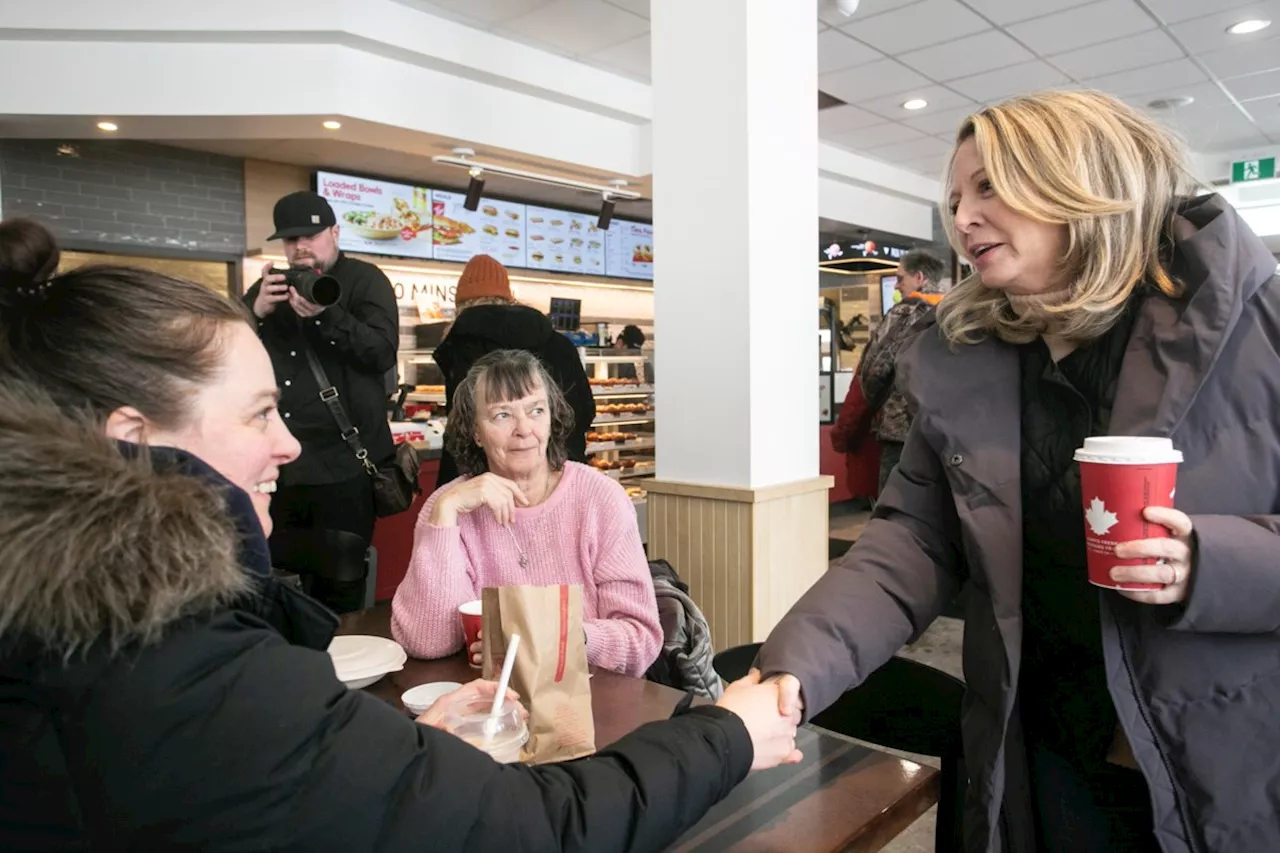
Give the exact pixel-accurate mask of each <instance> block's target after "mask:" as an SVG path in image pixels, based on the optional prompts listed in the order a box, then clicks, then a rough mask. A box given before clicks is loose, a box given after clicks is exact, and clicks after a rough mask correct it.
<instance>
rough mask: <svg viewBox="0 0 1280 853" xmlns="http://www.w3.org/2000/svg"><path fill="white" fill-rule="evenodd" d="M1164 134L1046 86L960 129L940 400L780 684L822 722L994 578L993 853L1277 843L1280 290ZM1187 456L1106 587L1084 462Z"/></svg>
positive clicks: (973, 611)
mask: <svg viewBox="0 0 1280 853" xmlns="http://www.w3.org/2000/svg"><path fill="white" fill-rule="evenodd" d="M1196 187H1197V185H1196V182H1195V181H1194V180H1193V179H1192V178H1191V176H1190V174H1189V172H1188V166H1187V160H1186V157H1185V153H1184V152H1183V150H1182V149H1181V147H1180V146H1179V145H1178V143H1177V141H1176V140H1175V139H1174V138H1173V137H1172V136H1171V134H1170V132H1169V131H1167V130H1166V129H1165V128H1164V127H1162V126H1161V125H1159V124H1157V123H1156V122H1155V121H1154V120H1153V119H1151V118H1150V117H1148V116H1146V115H1144V114H1143V113H1141V112H1138V111H1137V110H1135V109H1134V108H1132V107H1130V106H1128V105H1126V104H1124V103H1123V102H1121V101H1119V100H1116V99H1114V98H1112V97H1110V96H1107V95H1103V94H1100V93H1096V92H1046V93H1042V94H1036V95H1028V96H1024V97H1019V98H1014V99H1012V100H1010V101H1007V102H1004V103H1001V104H998V105H995V106H991V107H988V108H986V109H984V110H982V111H980V112H978V113H976V114H974V115H973V116H972V117H970V118H969V119H968V120H966V121H965V122H964V123H963V125H962V126H961V129H960V132H959V135H958V137H957V140H956V147H955V149H954V152H953V154H952V157H951V160H950V165H949V169H948V173H947V177H946V180H945V182H944V192H946V193H947V198H946V200H945V203H946V204H947V209H948V210H949V212H950V216H949V217H947V218H946V219H945V220H944V222H945V224H946V227H947V231H948V235H949V237H950V239H951V243H952V245H953V246H954V248H955V250H956V251H957V252H959V253H962V254H963V255H964V256H965V257H966V258H967V259H969V260H970V261H971V262H972V263H973V265H974V269H975V273H974V275H972V276H971V277H969V278H968V279H966V280H965V281H964V282H963V283H961V284H960V285H959V286H958V287H956V289H955V290H953V291H952V292H951V293H950V294H948V296H947V298H946V299H944V300H943V301H942V303H941V304H940V305H939V307H938V312H937V327H936V328H935V329H932V330H928V331H926V332H925V333H923V334H922V335H921V336H920V337H919V338H918V340H917V342H916V344H915V345H914V346H913V347H912V348H911V349H910V350H909V352H908V353H907V355H906V356H905V357H904V359H903V364H902V366H903V367H905V368H907V369H908V370H909V371H910V376H909V381H908V383H907V385H906V387H907V388H908V389H909V390H910V393H911V394H912V396H913V398H914V399H915V401H916V402H917V403H918V409H917V413H916V417H915V421H914V423H913V425H912V428H911V432H910V434H909V435H908V437H907V443H906V447H905V449H904V451H903V454H902V460H901V462H900V463H899V464H898V467H897V469H896V470H895V472H894V473H893V474H892V475H890V477H889V481H888V483H887V484H886V487H885V489H884V491H883V492H882V493H881V495H880V501H879V503H878V504H877V506H876V510H875V513H874V515H873V517H872V520H871V522H870V523H869V524H868V525H867V528H866V530H865V532H864V533H863V534H862V536H861V538H860V539H859V540H858V542H857V544H856V545H855V546H854V547H853V549H852V550H851V551H850V552H849V554H848V555H847V556H846V557H845V558H844V560H842V561H841V562H840V563H839V564H837V565H836V566H834V567H833V568H832V569H831V570H830V571H829V572H827V573H826V574H825V575H823V577H822V578H821V579H820V580H819V581H818V582H817V583H816V584H815V585H814V586H813V587H812V588H811V589H810V590H809V591H808V592H807V593H806V594H805V595H804V596H803V597H802V598H801V600H800V601H799V602H797V603H796V605H795V606H794V607H793V608H792V609H791V612H790V613H788V614H787V615H786V616H785V617H783V619H782V621H781V622H780V623H779V624H778V626H777V627H776V628H775V629H774V630H773V632H772V634H771V635H770V637H769V640H768V641H767V642H766V643H765V645H764V647H763V649H762V650H761V653H760V657H759V661H758V663H759V665H760V667H761V669H762V670H763V671H764V672H765V674H766V676H776V677H777V679H778V682H779V683H780V684H781V685H783V691H784V693H785V694H786V697H787V705H786V706H785V707H787V708H790V709H794V708H795V707H797V706H799V705H801V704H803V707H804V713H805V715H806V716H812V715H813V714H814V713H817V712H819V711H821V710H823V709H824V708H825V707H827V706H828V705H830V704H831V703H832V702H833V701H834V700H835V699H836V698H837V697H839V696H840V694H841V693H843V692H844V691H845V690H847V689H849V688H850V687H852V686H854V685H856V684H858V683H860V682H861V681H862V680H863V679H865V678H866V677H867V675H868V674H869V673H871V672H872V671H873V670H875V669H876V668H877V667H879V666H880V665H881V664H882V663H884V662H885V661H886V660H887V659H888V658H889V657H890V656H891V655H893V654H894V653H895V652H897V651H898V649H900V648H901V647H902V645H903V644H904V643H906V642H908V641H910V640H913V639H915V638H916V637H919V636H920V635H921V634H922V633H923V632H924V631H925V629H926V628H927V627H928V626H929V624H930V623H931V622H932V621H933V620H934V618H935V617H936V616H937V615H938V613H939V611H940V610H941V609H942V607H943V606H944V605H945V604H946V603H947V602H948V601H949V600H950V599H951V598H952V597H953V596H954V595H955V593H956V591H957V589H958V588H959V586H960V584H961V583H962V581H964V580H966V579H968V580H969V592H968V596H967V600H966V614H965V631H964V647H965V648H964V670H965V679H966V687H967V694H966V698H965V702H964V708H963V712H962V722H961V728H962V731H963V740H964V761H965V766H966V769H967V771H968V776H969V784H968V788H967V792H968V793H967V799H966V803H965V809H964V824H965V828H964V834H965V839H966V849H968V850H969V851H972V853H979V851H988V850H1000V851H1007V853H1027V851H1037V850H1039V851H1054V853H1077V851H1079V853H1086V851H1087V852H1088V853H1096V851H1156V850H1163V851H1166V853H1189V852H1190V851H1206V853H1209V851H1212V853H1245V851H1248V853H1263V851H1275V850H1280V761H1277V760H1276V756H1277V754H1280V727H1277V726H1276V724H1275V710H1276V708H1278V707H1280V677H1277V661H1278V660H1280V570H1277V563H1276V553H1277V551H1278V550H1280V425H1278V424H1280V422H1278V421H1277V418H1276V409H1277V401H1278V400H1280V278H1277V276H1276V261H1275V258H1274V257H1273V256H1272V254H1271V253H1270V251H1268V250H1267V247H1266V246H1265V245H1264V244H1263V242H1262V241H1261V240H1260V239H1259V238H1258V237H1257V236H1256V235H1255V234H1254V233H1253V232H1252V231H1250V229H1249V226H1248V225H1247V224H1245V222H1244V220H1243V219H1242V218H1241V217H1240V216H1239V214H1238V213H1237V212H1236V211H1235V210H1233V209H1232V208H1231V206H1230V205H1229V204H1227V203H1226V201H1224V200H1223V199H1222V198H1221V197H1220V196H1217V195H1199V196H1197V195H1195V190H1196ZM1096 435H1120V436H1156V437H1166V438H1169V439H1171V440H1172V442H1173V444H1174V446H1175V447H1177V448H1178V449H1179V450H1181V452H1182V454H1183V456H1184V462H1183V463H1182V465H1181V466H1180V468H1179V471H1178V484H1177V485H1178V488H1177V490H1176V504H1175V508H1160V507H1148V508H1147V509H1146V510H1145V511H1144V520H1145V521H1146V522H1147V523H1148V524H1149V525H1151V527H1152V528H1153V529H1154V528H1156V527H1162V528H1164V531H1162V532H1167V534H1168V535H1167V536H1163V537H1159V538H1149V539H1140V540H1137V541H1131V542H1124V543H1120V544H1118V545H1117V546H1116V548H1115V556H1116V558H1117V560H1135V561H1140V562H1139V563H1138V564H1136V565H1124V566H1116V567H1115V568H1113V569H1112V570H1111V572H1110V579H1111V580H1112V582H1114V583H1129V584H1133V583H1139V584H1150V585H1153V586H1154V587H1155V589H1152V590H1134V589H1105V588H1099V587H1096V586H1093V585H1091V584H1090V583H1089V581H1088V575H1087V569H1086V550H1085V547H1086V546H1085V538H1084V536H1085V531H1084V525H1085V520H1084V511H1083V496H1082V494H1081V485H1080V469H1079V465H1078V464H1077V463H1076V462H1075V461H1074V458H1073V456H1074V452H1075V450H1076V448H1079V447H1080V446H1082V444H1083V442H1084V439H1085V438H1086V437H1089V436H1096Z"/></svg>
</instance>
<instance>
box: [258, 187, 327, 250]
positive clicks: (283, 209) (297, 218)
mask: <svg viewBox="0 0 1280 853" xmlns="http://www.w3.org/2000/svg"><path fill="white" fill-rule="evenodd" d="M271 218H272V219H274V220H275V224H276V233H274V234H272V235H271V236H270V237H268V238H267V239H268V240H283V239H284V238H286V237H310V236H312V235H314V234H319V233H320V232H321V231H323V230H324V229H326V228H332V227H333V226H335V225H337V224H338V219H337V217H335V216H334V215H333V208H332V207H330V206H329V202H328V201H326V200H325V199H324V198H323V197H321V196H319V195H317V194H316V193H313V192H311V191H309V190H299V191H298V192H296V193H289V194H288V195H287V196H285V197H284V198H282V199H280V200H279V201H278V202H276V208H275V210H274V211H273V212H272V214H271Z"/></svg>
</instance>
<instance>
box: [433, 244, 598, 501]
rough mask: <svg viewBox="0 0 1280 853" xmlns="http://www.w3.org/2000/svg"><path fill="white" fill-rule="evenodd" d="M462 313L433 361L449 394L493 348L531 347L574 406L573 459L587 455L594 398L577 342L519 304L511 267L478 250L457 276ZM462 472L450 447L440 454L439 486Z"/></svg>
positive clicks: (583, 459)
mask: <svg viewBox="0 0 1280 853" xmlns="http://www.w3.org/2000/svg"><path fill="white" fill-rule="evenodd" d="M454 298H455V300H456V302H457V305H458V319H457V320H456V321H455V322H454V324H453V326H452V327H451V328H450V329H449V333H448V335H446V336H445V339H444V340H443V341H441V342H440V346H438V347H436V351H435V355H434V358H435V362H436V365H437V366H438V367H439V368H440V370H441V372H442V373H444V389H445V400H446V402H447V403H448V405H449V406H452V404H453V395H454V393H455V392H456V391H457V389H458V386H459V385H461V384H462V380H463V379H464V378H465V377H466V375H467V372H468V371H469V370H471V367H472V365H474V364H475V363H476V362H477V361H479V360H480V359H481V358H483V357H484V356H486V355H488V354H489V353H491V352H497V351H498V350H504V349H520V350H527V351H529V352H531V353H533V354H534V355H536V356H537V357H538V358H539V359H540V360H541V361H542V363H543V364H544V365H545V366H546V368H547V372H548V373H550V374H551V378H552V379H553V380H555V383H556V384H557V385H559V386H560V390H561V392H563V393H564V398H565V400H566V401H567V402H568V403H569V406H570V407H571V408H572V409H573V431H572V432H571V433H569V439H568V442H567V445H568V450H569V459H570V460H572V461H574V462H583V463H585V462H586V461H587V431H588V430H590V429H591V422H592V421H594V420H595V418H596V400H595V397H594V396H593V395H592V393H591V386H590V385H589V384H588V383H587V372H586V370H584V369H583V367H582V359H581V358H580V357H579V356H578V348H577V347H575V346H574V345H573V342H572V341H570V340H569V339H568V338H566V337H565V336H564V335H562V334H560V333H559V332H557V331H556V330H555V329H553V328H552V327H551V321H550V320H548V319H547V316H546V315H545V314H543V313H542V312H541V311H538V310H536V309H534V308H530V307H529V306H527V305H520V304H518V303H517V302H516V301H515V298H514V297H513V296H512V294H511V280H510V278H509V277H508V276H507V269H506V267H504V266H503V265H502V264H501V263H499V262H498V261H496V260H494V259H493V258H491V257H489V256H488V255H476V256H475V257H474V258H472V259H471V260H470V261H468V262H467V267H466V269H464V270H463V271H462V275H461V277H459V278H458V292H457V295H456V296H455V297H454ZM457 477H458V465H457V463H456V462H455V461H454V459H453V457H452V456H450V455H449V451H448V450H446V451H444V453H443V455H442V456H441V457H440V478H439V480H438V481H437V486H443V485H444V484H445V483H450V482H453V481H454V480H456V479H457Z"/></svg>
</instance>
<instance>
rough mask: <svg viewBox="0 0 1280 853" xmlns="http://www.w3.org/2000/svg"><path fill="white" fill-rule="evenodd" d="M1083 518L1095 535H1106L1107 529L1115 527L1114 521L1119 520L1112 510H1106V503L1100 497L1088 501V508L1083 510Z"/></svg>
mask: <svg viewBox="0 0 1280 853" xmlns="http://www.w3.org/2000/svg"><path fill="white" fill-rule="evenodd" d="M1084 520H1085V521H1087V522H1089V529H1090V530H1092V531H1093V533H1094V535H1095V536H1106V535H1107V531H1108V530H1110V529H1111V528H1113V527H1115V526H1116V522H1117V521H1119V519H1117V518H1116V514H1115V513H1114V512H1109V511H1108V510H1107V505H1106V504H1104V503H1103V502H1102V498H1094V499H1093V500H1091V501H1089V508H1088V509H1087V510H1085V514H1084Z"/></svg>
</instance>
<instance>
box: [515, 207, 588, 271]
mask: <svg viewBox="0 0 1280 853" xmlns="http://www.w3.org/2000/svg"><path fill="white" fill-rule="evenodd" d="M527 213H528V216H529V223H528V225H529V257H528V266H529V267H530V268H531V269H538V270H549V271H552V272H574V273H595V274H596V275H601V274H603V273H604V241H603V239H601V238H602V237H603V235H602V234H601V233H600V229H599V228H597V227H596V223H595V218H594V216H595V215H594V214H587V213H574V212H573V211H567V210H553V209H551V208H544V207H532V206H531V207H529V208H528V211H527Z"/></svg>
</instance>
